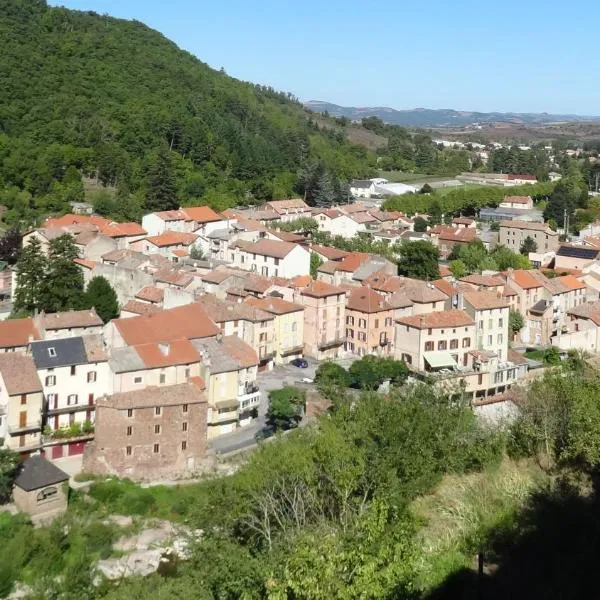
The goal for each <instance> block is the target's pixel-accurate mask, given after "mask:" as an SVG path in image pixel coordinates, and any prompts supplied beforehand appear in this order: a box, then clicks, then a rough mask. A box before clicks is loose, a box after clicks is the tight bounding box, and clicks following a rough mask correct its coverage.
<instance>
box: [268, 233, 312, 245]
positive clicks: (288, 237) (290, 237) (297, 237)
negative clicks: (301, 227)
mask: <svg viewBox="0 0 600 600" xmlns="http://www.w3.org/2000/svg"><path fill="white" fill-rule="evenodd" d="M267 231H268V232H269V233H270V234H271V235H274V236H275V237H276V238H279V239H280V240H281V241H282V242H290V243H292V244H299V243H301V242H304V240H305V239H306V238H305V237H304V236H303V235H301V234H300V233H293V232H291V231H275V230H273V229H267Z"/></svg>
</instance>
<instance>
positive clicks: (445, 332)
mask: <svg viewBox="0 0 600 600" xmlns="http://www.w3.org/2000/svg"><path fill="white" fill-rule="evenodd" d="M475 348H476V328H475V321H474V320H473V318H472V317H471V316H470V315H469V314H468V313H466V312H465V311H462V310H448V311H440V312H434V313H430V314H427V315H415V316H412V317H401V318H400V319H398V320H397V321H396V339H395V350H394V355H395V358H396V359H398V360H403V361H404V362H405V363H406V364H407V365H409V366H410V367H411V368H412V369H414V370H416V371H439V370H441V369H448V370H453V369H456V368H457V367H460V368H465V367H470V366H471V364H472V361H473V357H472V355H471V354H470V352H471V350H473V349H475Z"/></svg>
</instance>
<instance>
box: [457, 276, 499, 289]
mask: <svg viewBox="0 0 600 600" xmlns="http://www.w3.org/2000/svg"><path fill="white" fill-rule="evenodd" d="M460 281H462V282H464V283H470V284H472V285H477V286H481V287H500V286H503V285H504V280H503V279H502V278H501V277H498V276H496V275H478V274H477V273H474V274H473V275H466V276H465V277H461V278H460Z"/></svg>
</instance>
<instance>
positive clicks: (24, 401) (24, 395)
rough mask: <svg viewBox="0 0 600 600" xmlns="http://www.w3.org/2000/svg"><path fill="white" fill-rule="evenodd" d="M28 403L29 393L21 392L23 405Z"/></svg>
mask: <svg viewBox="0 0 600 600" xmlns="http://www.w3.org/2000/svg"><path fill="white" fill-rule="evenodd" d="M24 404H27V394H21V406H23V405H24Z"/></svg>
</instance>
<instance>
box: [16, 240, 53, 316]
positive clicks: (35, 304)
mask: <svg viewBox="0 0 600 600" xmlns="http://www.w3.org/2000/svg"><path fill="white" fill-rule="evenodd" d="M46 264H47V261H46V257H45V256H44V253H43V252H42V245H41V243H40V241H39V239H38V238H35V237H33V238H31V240H30V242H29V243H28V244H27V245H26V246H25V247H24V248H23V250H22V251H21V256H20V257H19V260H18V262H17V279H16V288H15V294H14V302H13V312H14V313H16V314H18V313H23V312H27V313H31V312H33V311H34V310H35V309H36V308H39V303H40V298H41V295H42V290H43V287H44V279H45V273H46Z"/></svg>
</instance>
